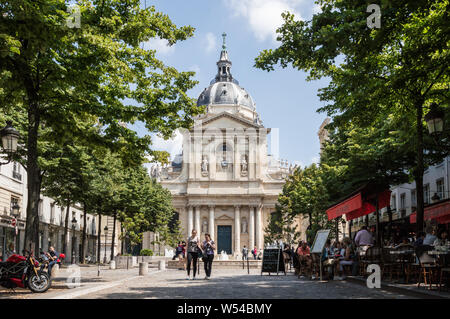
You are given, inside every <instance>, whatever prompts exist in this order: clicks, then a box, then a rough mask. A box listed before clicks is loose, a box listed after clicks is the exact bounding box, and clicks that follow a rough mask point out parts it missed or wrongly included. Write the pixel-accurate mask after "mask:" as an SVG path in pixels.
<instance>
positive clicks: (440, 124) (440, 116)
mask: <svg viewBox="0 0 450 319" xmlns="http://www.w3.org/2000/svg"><path fill="white" fill-rule="evenodd" d="M444 116H445V113H444V111H443V110H442V109H441V108H440V107H439V106H438V105H437V103H432V104H431V105H430V111H429V112H428V113H427V115H425V122H427V127H428V132H429V133H430V134H436V133H441V132H442V131H443V130H444Z"/></svg>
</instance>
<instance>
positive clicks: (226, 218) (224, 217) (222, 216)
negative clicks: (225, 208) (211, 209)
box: [216, 214, 233, 220]
mask: <svg viewBox="0 0 450 319" xmlns="http://www.w3.org/2000/svg"><path fill="white" fill-rule="evenodd" d="M216 219H221V220H233V218H231V217H230V216H227V215H225V214H223V215H221V216H219V217H217V218H216Z"/></svg>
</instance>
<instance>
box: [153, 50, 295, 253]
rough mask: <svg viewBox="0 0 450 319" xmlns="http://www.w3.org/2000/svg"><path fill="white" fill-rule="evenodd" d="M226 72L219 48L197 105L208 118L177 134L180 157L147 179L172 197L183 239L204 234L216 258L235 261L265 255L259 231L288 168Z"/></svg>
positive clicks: (251, 103)
mask: <svg viewBox="0 0 450 319" xmlns="http://www.w3.org/2000/svg"><path fill="white" fill-rule="evenodd" d="M231 66H232V63H231V61H230V59H229V58H228V52H227V50H226V48H225V45H224V46H223V49H222V51H221V54H220V59H219V61H218V62H217V75H216V76H215V78H214V79H213V80H212V81H211V83H210V86H209V87H208V88H205V89H204V90H203V92H202V93H201V94H200V96H199V98H198V101H197V105H199V106H201V105H203V106H205V107H206V113H205V114H203V115H201V116H198V117H197V118H196V119H195V124H194V127H193V128H192V129H191V130H189V131H188V130H186V131H185V132H183V152H182V154H180V155H178V156H177V157H176V158H175V160H174V161H173V162H172V165H171V166H170V167H165V168H162V169H159V168H155V169H152V175H153V176H154V177H158V178H159V179H160V181H161V183H162V185H163V186H164V187H166V188H167V189H169V190H170V191H171V193H172V198H173V206H174V207H175V210H176V212H177V216H178V218H179V220H180V223H181V228H182V232H183V235H184V236H185V237H188V236H189V235H190V233H191V230H192V229H196V230H197V232H198V234H199V235H200V236H202V237H203V235H204V234H205V233H210V234H211V236H212V238H213V239H214V240H215V241H216V243H217V246H218V248H217V252H218V253H221V252H226V253H227V254H233V255H234V256H239V254H240V253H241V251H242V248H243V247H244V246H246V247H251V248H253V247H255V246H256V247H257V249H262V248H263V247H264V228H265V227H266V225H267V224H268V222H269V221H270V216H271V213H273V212H274V211H275V204H276V202H277V199H278V194H279V193H280V192H281V190H282V187H283V185H284V182H285V180H284V178H285V177H286V176H287V175H288V174H289V172H290V171H292V169H293V168H292V165H291V166H290V167H288V163H287V161H278V160H274V159H273V157H272V156H271V155H269V154H268V143H267V136H268V134H269V133H270V129H267V128H265V127H264V126H263V124H262V121H261V119H260V117H259V115H258V113H257V111H256V107H255V103H254V101H253V99H252V97H251V96H250V94H249V93H248V92H247V91H246V90H245V89H243V88H242V87H241V86H240V85H239V82H238V81H237V80H236V79H235V78H234V77H233V76H232V74H231Z"/></svg>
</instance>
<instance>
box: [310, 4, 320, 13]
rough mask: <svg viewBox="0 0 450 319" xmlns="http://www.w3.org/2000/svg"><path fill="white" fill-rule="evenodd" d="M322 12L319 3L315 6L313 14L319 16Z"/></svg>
mask: <svg viewBox="0 0 450 319" xmlns="http://www.w3.org/2000/svg"><path fill="white" fill-rule="evenodd" d="M320 12H322V8H321V7H320V5H318V4H317V3H316V4H314V6H313V8H312V13H313V14H317V13H320Z"/></svg>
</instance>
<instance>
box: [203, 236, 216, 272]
mask: <svg viewBox="0 0 450 319" xmlns="http://www.w3.org/2000/svg"><path fill="white" fill-rule="evenodd" d="M201 246H202V250H203V263H204V264H205V274H206V276H205V279H206V280H209V279H210V277H211V269H212V262H213V260H214V250H215V249H216V243H215V242H214V240H212V239H211V235H210V234H205V240H204V241H203V242H202V245H201Z"/></svg>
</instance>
